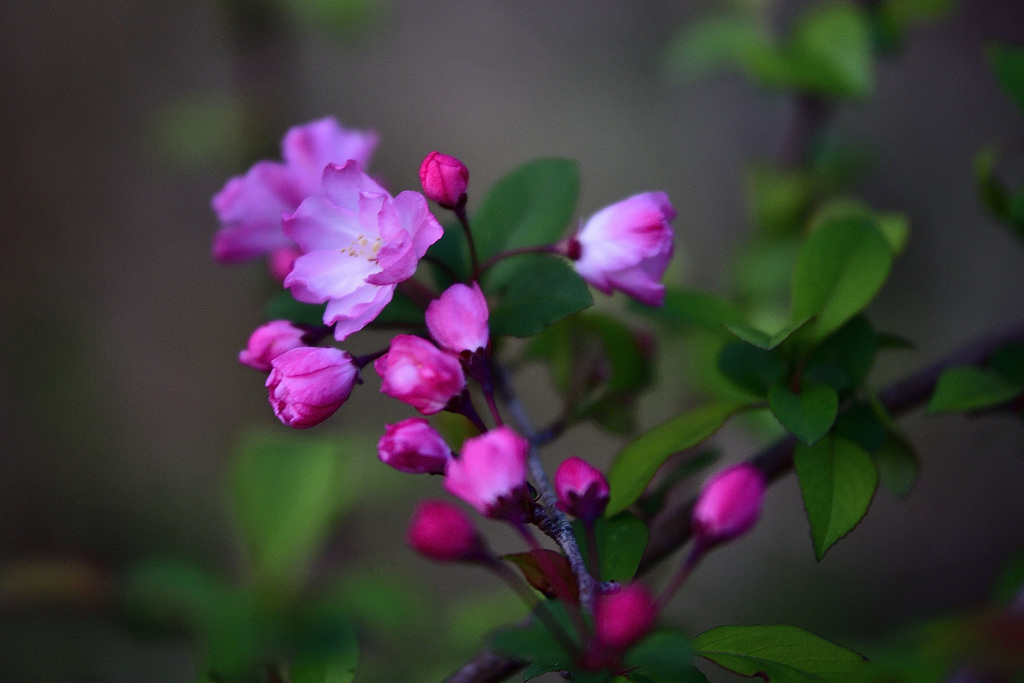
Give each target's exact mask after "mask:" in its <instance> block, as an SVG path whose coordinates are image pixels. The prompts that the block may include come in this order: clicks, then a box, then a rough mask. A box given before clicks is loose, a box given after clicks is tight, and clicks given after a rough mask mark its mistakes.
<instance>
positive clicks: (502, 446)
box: [444, 427, 530, 518]
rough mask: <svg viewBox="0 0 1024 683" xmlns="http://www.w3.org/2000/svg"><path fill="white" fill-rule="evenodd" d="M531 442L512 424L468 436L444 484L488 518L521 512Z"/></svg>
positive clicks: (447, 471)
mask: <svg viewBox="0 0 1024 683" xmlns="http://www.w3.org/2000/svg"><path fill="white" fill-rule="evenodd" d="M529 450H530V444H529V442H528V441H527V440H526V439H524V438H523V437H521V436H519V435H518V434H516V433H515V432H514V431H512V430H511V429H509V428H508V427H497V428H496V429H492V430H491V431H489V432H486V433H484V434H481V435H480V436H477V437H473V438H472V439H466V442H465V443H464V444H462V452H461V453H460V454H459V457H457V458H453V459H452V460H451V461H450V462H449V463H448V469H447V470H446V471H445V475H444V487H445V489H447V490H448V492H449V493H451V494H452V495H454V496H458V497H459V498H461V499H462V500H464V501H466V502H467V503H469V504H470V505H472V506H473V507H474V508H476V509H477V510H478V511H479V512H480V514H482V515H485V516H487V517H495V518H497V517H509V516H513V515H516V514H521V511H522V507H523V503H524V496H525V495H526V456H527V453H528V451H529Z"/></svg>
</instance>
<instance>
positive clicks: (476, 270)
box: [452, 202, 480, 281]
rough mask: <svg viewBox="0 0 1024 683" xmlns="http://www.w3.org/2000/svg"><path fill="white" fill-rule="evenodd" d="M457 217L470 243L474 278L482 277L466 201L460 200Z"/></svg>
mask: <svg viewBox="0 0 1024 683" xmlns="http://www.w3.org/2000/svg"><path fill="white" fill-rule="evenodd" d="M452 211H454V212H455V217H456V218H458V219H459V223H461V224H462V231H463V232H465V233H466V243H467V244H468V245H469V258H470V260H471V261H472V262H473V280H474V281H476V280H479V279H480V258H479V257H478V256H477V253H476V242H474V241H473V231H472V230H470V228H469V217H468V216H467V215H466V202H459V203H458V204H457V205H456V206H455V208H453V209H452Z"/></svg>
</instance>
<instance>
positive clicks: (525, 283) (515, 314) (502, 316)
mask: <svg viewBox="0 0 1024 683" xmlns="http://www.w3.org/2000/svg"><path fill="white" fill-rule="evenodd" d="M593 302H594V299H593V297H591V295H590V290H589V289H587V285H586V283H585V282H583V278H581V277H580V276H579V275H577V274H576V271H574V270H573V269H572V268H571V267H570V266H569V265H568V264H566V263H565V262H564V261H563V260H562V259H560V258H557V257H554V256H540V255H535V256H532V257H529V258H522V259H519V260H518V261H517V262H516V269H515V273H514V276H513V277H512V280H511V283H510V284H509V286H508V288H507V289H506V290H505V292H504V294H503V295H502V296H501V299H500V300H499V301H498V305H497V307H496V308H495V309H494V310H493V311H491V316H490V321H489V322H490V328H491V332H492V333H493V334H508V335H511V336H513V337H529V336H532V335H535V334H538V333H540V332H541V331H542V330H543V329H544V328H545V327H547V326H548V325H551V324H553V323H556V322H558V321H559V320H561V319H562V318H564V317H566V316H568V315H572V314H573V313H575V312H576V311H580V310H583V309H584V308H586V307H587V306H590V305H591V304H592V303H593Z"/></svg>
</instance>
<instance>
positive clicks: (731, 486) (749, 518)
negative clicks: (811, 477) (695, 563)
mask: <svg viewBox="0 0 1024 683" xmlns="http://www.w3.org/2000/svg"><path fill="white" fill-rule="evenodd" d="M766 486H767V483H766V481H765V478H764V474H762V473H761V470H759V469H757V468H756V467H754V466H753V465H750V464H748V463H742V464H739V465H734V466H733V467H728V468H726V469H724V470H722V471H721V472H719V473H718V474H716V475H714V476H713V477H711V478H710V479H708V480H707V481H706V482H705V483H704V486H703V487H701V492H700V495H699V496H698V497H697V502H696V504H695V505H694V508H693V517H692V522H691V524H692V527H693V535H694V537H695V538H696V539H697V543H698V544H701V545H702V546H703V547H705V548H707V547H710V546H712V545H715V544H717V543H721V542H723V541H728V540H730V539H732V538H736V537H737V536H740V535H742V534H744V533H746V532H747V531H749V530H750V528H751V527H753V526H754V524H756V523H757V519H758V517H760V515H761V501H762V500H763V498H764V491H765V487H766Z"/></svg>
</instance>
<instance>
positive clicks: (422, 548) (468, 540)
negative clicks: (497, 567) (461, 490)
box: [406, 500, 481, 562]
mask: <svg viewBox="0 0 1024 683" xmlns="http://www.w3.org/2000/svg"><path fill="white" fill-rule="evenodd" d="M406 539H407V540H408V541H409V545H410V546H411V547H412V549H413V550H415V551H416V552H418V553H421V554H423V555H426V556H427V557H431V558H433V559H435V560H440V561H442V562H451V561H454V560H469V559H472V558H474V557H475V556H477V555H479V554H480V550H481V545H480V536H479V534H477V532H476V528H475V527H474V526H473V522H472V521H470V519H469V517H467V516H466V514H465V513H464V512H462V510H460V509H459V508H457V507H455V506H454V505H452V504H451V503H445V502H444V501H440V500H425V501H423V502H422V503H420V505H419V507H417V508H416V512H414V513H413V516H412V523H411V524H410V525H409V533H408V534H407V536H406Z"/></svg>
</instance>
